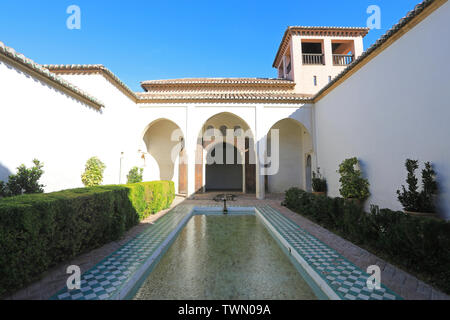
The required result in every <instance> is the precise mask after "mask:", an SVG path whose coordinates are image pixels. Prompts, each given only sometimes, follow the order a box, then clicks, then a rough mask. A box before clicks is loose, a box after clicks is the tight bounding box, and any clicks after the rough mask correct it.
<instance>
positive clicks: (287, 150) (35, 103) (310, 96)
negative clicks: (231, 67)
mask: <svg viewBox="0 0 450 320" xmlns="http://www.w3.org/2000/svg"><path fill="white" fill-rule="evenodd" d="M449 18H450V5H449V4H448V1H447V0H429V1H425V2H423V3H422V4H421V5H420V6H417V7H416V8H415V10H414V11H412V12H411V13H410V14H408V16H407V17H406V18H404V19H402V21H401V22H400V23H399V24H398V25H396V26H394V28H393V29H391V30H390V31H389V32H388V33H387V34H386V35H385V36H384V37H382V38H381V39H380V40H379V41H378V42H377V43H376V44H375V45H374V46H372V47H371V48H370V49H368V50H367V51H366V52H363V37H364V36H365V35H366V34H367V32H368V30H367V29H365V28H325V27H290V28H288V29H287V30H286V33H285V35H284V37H283V40H282V42H281V45H280V49H279V51H278V53H277V55H276V58H275V61H274V64H273V66H274V67H275V68H276V69H277V70H278V78H277V79H258V78H234V79H230V78H208V79H201V78H191V79H174V80H152V81H144V82H142V83H141V85H142V88H143V89H144V90H143V92H139V93H138V92H133V91H131V90H130V89H129V88H128V87H127V86H126V85H125V84H123V83H122V82H121V81H120V80H119V79H118V78H117V77H116V76H115V75H114V74H113V73H112V72H111V71H109V70H108V69H106V68H105V67H103V66H101V65H50V66H42V65H39V64H37V63H34V62H33V61H31V60H29V59H27V58H25V57H23V56H22V55H20V54H17V53H15V52H14V51H13V50H12V49H10V48H8V47H6V46H5V45H3V44H0V90H1V92H0V117H1V120H2V121H1V126H0V136H1V140H0V179H1V180H6V179H7V177H8V176H9V174H11V173H14V172H15V168H16V167H17V166H19V165H20V164H21V163H25V164H30V162H31V160H32V159H33V158H37V159H39V160H41V161H42V162H43V163H44V165H45V167H44V171H45V174H44V176H43V179H42V182H43V184H44V185H46V191H48V192H50V191H56V190H61V189H67V188H74V187H80V186H82V184H81V174H82V172H83V171H84V165H85V163H86V160H87V159H89V158H90V157H92V156H97V157H99V158H100V159H101V160H102V161H103V162H104V163H105V164H106V171H105V178H104V184H119V183H126V175H127V173H128V171H129V170H130V169H131V168H132V167H133V166H138V167H142V168H144V179H145V180H147V181H150V180H172V181H174V182H175V185H176V190H177V192H178V193H181V194H187V195H192V194H194V193H196V192H204V191H211V190H237V191H242V192H246V193H254V194H255V197H256V198H258V199H263V198H264V197H265V194H266V193H267V192H270V193H282V192H284V191H285V190H287V189H288V188H290V187H298V188H302V189H305V190H310V189H311V175H312V172H313V171H317V168H319V167H320V170H321V172H322V173H323V175H324V176H325V178H326V179H327V181H328V186H329V196H339V187H340V185H339V177H338V174H337V172H336V170H337V169H338V166H339V163H341V162H342V161H343V160H344V159H346V158H349V157H353V156H355V157H357V158H358V159H359V160H360V163H361V167H362V170H363V172H364V174H365V175H366V177H367V178H368V179H369V182H370V184H371V186H370V191H371V194H372V195H371V197H370V198H369V199H368V201H367V205H369V204H377V205H379V206H380V207H388V208H391V209H401V206H400V203H399V202H398V201H397V197H396V190H397V189H399V188H400V186H401V185H402V184H405V179H406V170H405V168H404V162H405V160H406V159H407V158H412V159H419V160H421V161H422V162H424V161H431V162H432V163H433V164H434V165H435V170H436V172H437V176H438V183H439V187H440V196H439V199H438V201H439V204H438V205H439V211H440V214H441V215H442V217H444V218H448V219H449V218H450V143H449V142H448V137H450V126H449V125H448V124H447V123H446V121H448V119H450V108H448V104H449V103H448V101H450V96H449V91H448V89H447V88H449V87H450V81H449V79H448V76H447V74H448V71H450V70H449V69H450V67H449V64H448V63H446V61H447V59H446V58H448V52H450V51H449V50H450V48H449V47H450V43H449V41H444V40H442V39H441V38H438V39H439V41H436V35H439V34H441V33H445V32H447V31H450V19H449ZM417 43H420V46H418V45H417ZM430 48H432V49H431V50H430ZM418 61H419V62H420V63H417V62H418ZM446 89H447V90H446ZM224 135H225V136H226V138H225V140H223V139H222V138H221V137H222V136H224ZM274 150H276V151H279V152H275V151H274ZM275 153H276V154H275ZM221 158H223V159H224V160H227V159H228V158H230V159H232V160H233V161H230V163H228V161H224V162H225V163H218V162H220V161H217V159H221ZM211 159H213V161H211ZM214 160H215V161H214Z"/></svg>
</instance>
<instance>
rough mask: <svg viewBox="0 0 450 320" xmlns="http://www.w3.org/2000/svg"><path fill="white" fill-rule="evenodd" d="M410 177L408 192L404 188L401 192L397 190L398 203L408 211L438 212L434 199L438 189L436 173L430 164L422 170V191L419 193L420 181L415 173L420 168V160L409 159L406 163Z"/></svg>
mask: <svg viewBox="0 0 450 320" xmlns="http://www.w3.org/2000/svg"><path fill="white" fill-rule="evenodd" d="M405 167H406V170H407V171H408V176H407V179H406V183H407V184H408V190H407V189H406V188H405V186H402V189H401V190H397V195H398V201H400V203H401V204H402V205H403V208H404V209H405V210H406V211H413V212H427V213H434V212H436V207H435V204H434V199H435V197H436V194H437V191H438V188H437V183H436V179H435V176H436V173H435V172H434V170H433V167H432V165H431V163H430V162H426V163H425V168H424V169H423V170H422V191H420V192H419V191H418V185H417V183H418V180H417V178H416V174H415V171H416V170H417V169H418V168H419V161H418V160H411V159H407V160H406V163H405Z"/></svg>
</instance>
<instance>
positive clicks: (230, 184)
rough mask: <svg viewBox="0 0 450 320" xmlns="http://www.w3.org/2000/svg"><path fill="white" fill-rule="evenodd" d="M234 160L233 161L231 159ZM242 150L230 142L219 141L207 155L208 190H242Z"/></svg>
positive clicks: (206, 178) (206, 186)
mask: <svg viewBox="0 0 450 320" xmlns="http://www.w3.org/2000/svg"><path fill="white" fill-rule="evenodd" d="M230 160H232V161H230ZM242 167H243V161H242V156H241V152H240V151H238V149H237V148H236V147H235V146H234V145H231V144H229V143H217V144H215V145H214V146H213V147H211V148H210V150H209V151H208V153H207V156H206V168H205V172H206V177H205V180H206V183H205V190H206V191H218V190H222V191H241V190H242V186H243V168H242Z"/></svg>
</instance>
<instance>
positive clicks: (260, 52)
mask: <svg viewBox="0 0 450 320" xmlns="http://www.w3.org/2000/svg"><path fill="white" fill-rule="evenodd" d="M419 1H420V0H395V1H392V0H322V1H320V2H319V1H314V0H309V1H304V0H285V1H274V0H272V1H266V0H227V1H223V0H176V1H174V0H161V1H154V0H146V1H144V0H128V1H117V0H109V1H106V0H95V1H93V0H71V1H65V0H40V1H37V0H27V1H17V0H1V2H0V41H2V42H4V43H5V44H6V45H8V46H10V47H13V48H14V49H16V50H17V51H19V52H21V53H23V54H25V55H26V56H27V57H29V58H31V59H33V60H35V61H36V62H38V63H42V64H104V65H105V66H106V67H108V68H109V69H111V70H112V71H113V72H114V73H115V74H116V75H117V76H118V77H119V78H120V79H121V80H122V81H124V82H125V83H126V84H127V85H128V86H129V87H130V88H132V89H133V90H136V91H141V90H142V89H141V88H140V85H139V82H140V81H143V80H151V79H171V78H184V77H276V70H275V69H273V68H272V62H273V59H274V57H275V54H276V52H277V49H278V46H279V44H280V41H281V38H282V36H283V34H284V31H285V30H286V27H287V26H289V25H308V26H309V25H311V26H362V27H365V26H366V21H367V18H368V16H369V15H368V14H367V13H366V9H367V7H368V6H369V5H378V6H379V7H380V8H381V27H382V29H381V30H372V31H371V32H370V33H369V35H368V36H367V37H366V38H365V43H364V45H365V48H368V47H369V46H370V45H371V44H372V43H373V42H375V41H376V40H377V39H378V38H379V37H380V36H381V35H382V34H383V33H384V32H386V30H388V29H389V28H390V27H391V26H392V25H393V24H395V23H397V22H398V20H399V19H400V18H402V17H403V16H404V15H405V14H406V13H407V12H408V11H409V10H411V9H412V8H413V7H414V6H415V5H416V4H417V3H419ZM72 4H75V5H78V6H79V7H80V8H81V14H82V16H81V23H82V24H81V30H69V29H67V27H66V20H67V18H68V17H69V15H68V14H67V13H66V9H67V7H68V6H69V5H72Z"/></svg>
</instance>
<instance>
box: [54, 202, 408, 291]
mask: <svg viewBox="0 0 450 320" xmlns="http://www.w3.org/2000/svg"><path fill="white" fill-rule="evenodd" d="M194 209H195V210H194ZM197 209H199V210H198V211H197ZM205 209H212V207H208V208H195V207H194V206H193V205H179V206H177V207H175V208H174V209H172V210H171V211H170V212H169V213H167V214H166V215H165V216H163V217H162V218H160V219H159V220H157V221H156V222H155V223H154V224H153V225H151V226H149V227H148V228H147V229H146V230H145V231H143V232H142V233H140V234H139V235H138V236H136V237H135V238H133V239H132V240H130V241H129V242H128V243H126V244H125V245H124V246H122V247H121V248H120V249H119V250H117V251H116V252H114V253H112V254H111V255H110V256H108V257H107V258H105V259H103V260H102V261H101V262H99V263H98V264H97V265H95V266H94V267H92V268H91V269H90V270H88V271H86V272H85V273H83V274H82V276H81V289H75V290H68V289H67V287H65V288H63V289H61V290H60V291H59V292H58V293H56V294H55V295H54V296H53V297H52V298H51V299H53V300H114V299H125V298H126V297H128V294H129V293H130V292H131V290H132V289H133V287H134V286H135V285H136V283H138V281H139V280H140V279H141V278H142V276H143V275H144V274H145V273H146V271H147V270H148V269H149V268H151V267H152V266H154V264H156V263H157V261H158V260H159V259H160V258H161V256H162V255H163V254H164V252H165V251H166V250H167V249H168V247H170V244H171V243H172V242H173V241H174V240H175V238H176V235H177V234H178V232H180V230H182V228H183V227H184V226H185V225H186V223H187V222H188V221H189V219H190V218H191V217H192V215H193V214H194V213H199V214H201V213H202V212H203V211H205ZM230 209H231V211H232V208H230ZM242 209H243V208H242V207H241V208H239V210H242ZM244 209H245V210H248V211H249V212H251V211H253V212H255V209H256V212H257V215H258V216H259V217H260V218H262V220H263V221H264V222H265V224H266V226H267V227H268V228H269V230H270V231H272V233H273V234H275V235H276V236H277V237H278V238H279V240H281V243H282V244H283V245H285V246H286V247H289V248H290V250H291V253H292V255H293V256H294V257H295V258H296V260H297V261H299V263H300V265H302V266H303V267H304V269H305V270H306V272H307V273H308V275H309V276H311V278H312V279H313V280H314V281H315V282H317V284H318V286H319V287H320V288H321V289H322V290H323V291H324V292H325V293H326V294H327V296H328V297H329V298H331V299H342V300H399V299H401V297H400V296H399V295H397V294H396V293H394V292H392V291H391V290H389V289H388V288H386V287H385V286H383V285H382V287H381V289H380V290H377V289H374V290H369V289H368V288H367V285H366V281H367V279H368V277H369V275H368V274H367V273H365V272H364V271H362V270H361V269H360V268H358V267H356V266H355V265H353V264H352V263H351V262H349V261H348V260H346V259H345V258H344V257H343V256H341V255H340V254H339V253H337V252H336V251H335V250H333V249H332V248H330V247H328V246H327V245H326V244H324V243H323V242H321V241H320V240H318V239H317V238H315V237H314V236H312V235H311V234H309V233H308V232H307V231H305V230H304V229H302V228H301V227H300V226H298V225H297V224H295V223H294V222H292V221H291V220H289V219H287V218H286V217H284V216H283V215H282V214H280V213H279V212H278V211H277V210H275V209H273V208H272V207H270V206H261V207H256V208H254V207H248V208H244Z"/></svg>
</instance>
